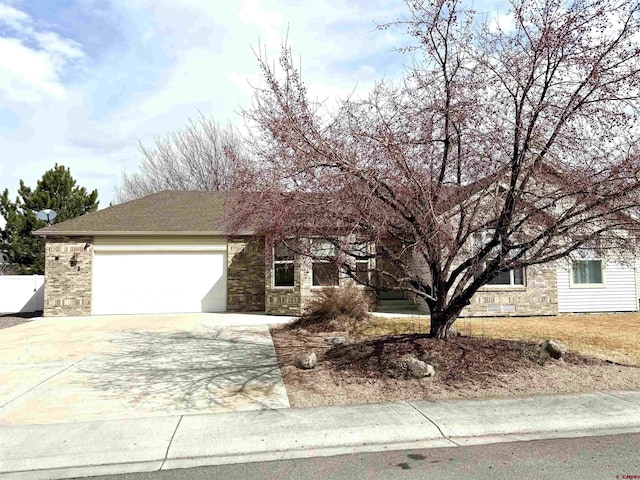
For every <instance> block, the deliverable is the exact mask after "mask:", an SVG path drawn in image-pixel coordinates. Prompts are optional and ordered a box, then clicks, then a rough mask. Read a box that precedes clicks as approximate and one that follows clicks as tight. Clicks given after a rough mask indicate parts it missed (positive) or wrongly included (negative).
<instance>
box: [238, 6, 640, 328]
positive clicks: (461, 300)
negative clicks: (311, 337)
mask: <svg viewBox="0 0 640 480" xmlns="http://www.w3.org/2000/svg"><path fill="white" fill-rule="evenodd" d="M406 3H407V8H408V11H409V13H408V15H407V16H406V18H402V19H400V20H398V21H397V22H394V23H392V24H389V25H383V26H381V27H380V28H382V29H386V28H397V27H400V28H403V29H405V30H406V32H408V33H409V34H410V35H412V36H413V37H414V39H415V45H414V46H413V47H411V48H409V49H407V50H411V51H412V53H413V54H414V57H415V60H414V63H413V66H412V67H411V68H410V69H409V70H408V73H407V74H406V76H405V78H403V81H402V82H401V83H399V84H393V83H391V82H388V81H383V82H380V83H379V84H378V85H377V86H376V88H375V89H374V90H373V91H372V92H371V94H370V95H369V96H368V98H366V99H365V100H362V99H354V98H348V99H346V100H343V101H341V102H340V104H339V107H338V108H336V109H334V110H332V111H329V110H328V109H325V108H323V106H322V105H320V104H318V103H317V102H314V101H312V100H311V99H309V98H308V95H307V91H306V89H305V86H304V83H303V81H302V79H301V77H300V73H299V71H298V70H297V69H296V68H295V66H294V64H293V62H292V55H291V52H290V50H289V49H288V48H287V47H286V45H285V48H283V53H282V56H281V58H280V62H279V67H280V68H279V69H276V68H274V67H272V66H270V64H269V63H268V61H267V59H266V58H264V57H262V56H261V57H260V58H259V60H260V64H261V66H262V70H263V73H264V78H265V80H266V87H264V88H262V89H257V90H256V93H255V100H254V104H253V106H252V108H251V109H248V110H247V111H245V112H244V114H245V116H246V118H247V119H248V120H249V121H250V122H251V123H252V124H253V125H254V126H255V128H256V130H255V132H256V135H255V137H254V141H255V145H256V150H257V153H258V154H259V158H260V159H261V163H260V165H259V169H258V170H259V172H258V173H257V174H256V173H255V172H252V175H251V177H250V178H248V179H245V183H244V185H243V187H244V188H245V189H247V190H251V191H254V192H255V191H260V192H261V193H260V195H258V196H249V195H240V198H239V205H238V206H237V208H238V210H239V211H241V212H244V214H245V217H246V215H250V216H251V217H252V222H254V224H256V225H258V226H259V228H260V229H261V231H262V232H264V233H267V234H270V235H273V236H274V237H279V238H289V237H300V238H304V237H309V236H312V235H313V236H325V237H332V238H338V237H339V236H340V238H342V237H341V236H342V235H347V234H353V235H352V236H351V237H349V238H352V239H357V240H358V241H365V240H366V241H369V242H375V244H376V246H377V249H376V254H375V255H376V257H377V260H378V262H377V263H376V265H377V268H378V270H380V272H379V274H380V276H381V277H382V278H386V279H387V282H386V283H387V285H388V286H389V285H390V286H391V288H398V289H403V290H407V291H410V292H413V293H414V294H416V295H418V296H420V297H422V298H423V299H424V300H425V301H426V303H427V304H428V306H429V308H430V309H431V334H432V335H433V336H435V337H437V338H443V337H445V336H446V334H447V331H448V329H449V327H450V326H451V325H452V324H453V322H454V321H455V319H456V318H457V316H458V315H459V314H460V312H461V310H462V309H463V308H464V307H465V305H467V304H468V303H469V301H470V299H471V297H472V295H473V294H474V293H475V292H476V291H477V290H478V288H480V287H481V286H482V285H485V284H486V283H487V282H488V281H490V280H491V279H492V278H493V277H494V276H495V275H496V274H498V273H500V272H505V271H509V270H511V269H514V268H519V267H527V266H530V265H536V264H542V263H546V262H551V261H554V260H557V259H560V258H562V257H565V256H567V255H569V254H571V253H572V252H574V251H576V250H579V249H583V248H598V249H606V250H607V251H608V253H609V254H620V253H622V252H623V251H627V252H629V250H630V249H632V248H633V247H634V246H635V236H634V235H635V234H634V231H635V230H636V222H635V221H633V219H634V218H636V219H637V218H640V217H639V216H638V203H639V202H638V199H639V193H640V162H639V160H638V140H639V137H638V106H639V103H638V99H639V86H640V85H639V82H640V62H639V60H638V59H639V58H640V57H639V56H638V55H639V53H640V51H639V46H640V44H639V41H640V40H639V38H640V15H639V7H638V3H636V2H635V1H625V0H623V1H617V0H616V1H607V0H604V1H585V0H574V1H571V0H569V1H558V0H538V1H535V0H533V1H532V0H513V1H512V10H511V14H512V17H513V19H514V25H515V26H514V28H513V29H509V30H503V29H500V28H498V27H495V26H490V25H489V22H488V19H487V17H486V16H482V15H479V14H477V13H476V12H474V11H471V10H468V9H465V7H464V5H463V4H462V3H461V2H460V1H458V0H428V1H425V2H413V1H407V2H406ZM489 20H490V19H489ZM239 219H241V220H239V221H244V220H246V218H244V219H243V216H240V217H239ZM339 246H340V247H341V248H342V250H343V253H344V254H347V253H348V252H349V251H350V249H351V247H349V246H348V245H345V244H340V245H339ZM340 258H344V255H343V256H342V257H340ZM380 259H386V261H380ZM347 263H348V262H347ZM389 265H393V268H389V267H388V266H389ZM380 276H378V278H380Z"/></svg>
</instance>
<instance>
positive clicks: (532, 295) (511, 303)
mask: <svg viewBox="0 0 640 480" xmlns="http://www.w3.org/2000/svg"><path fill="white" fill-rule="evenodd" d="M525 284H526V286H524V287H518V286H514V287H506V286H505V287H495V286H485V287H482V288H481V289H480V290H478V292H476V294H475V295H474V296H473V297H472V298H471V304H470V305H469V306H467V307H466V308H465V309H464V310H463V311H462V313H461V314H460V316H461V317H515V316H537V315H557V314H558V293H557V292H558V288H557V278H556V265H555V263H551V264H548V265H536V266H532V267H528V268H527V269H526V279H525Z"/></svg>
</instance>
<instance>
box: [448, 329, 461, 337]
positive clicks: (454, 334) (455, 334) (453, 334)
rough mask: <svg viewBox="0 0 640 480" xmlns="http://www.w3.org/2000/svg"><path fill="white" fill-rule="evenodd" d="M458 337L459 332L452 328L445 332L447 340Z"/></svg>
mask: <svg viewBox="0 0 640 480" xmlns="http://www.w3.org/2000/svg"><path fill="white" fill-rule="evenodd" d="M460 335H461V334H460V332H459V331H458V330H456V329H455V328H454V327H449V330H447V338H452V337H459V336H460Z"/></svg>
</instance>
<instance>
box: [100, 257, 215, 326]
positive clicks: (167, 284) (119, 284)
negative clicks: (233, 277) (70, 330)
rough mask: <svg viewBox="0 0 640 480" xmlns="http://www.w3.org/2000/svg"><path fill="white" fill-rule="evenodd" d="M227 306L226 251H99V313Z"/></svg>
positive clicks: (155, 311)
mask: <svg viewBox="0 0 640 480" xmlns="http://www.w3.org/2000/svg"><path fill="white" fill-rule="evenodd" d="M225 309H226V254H225V253H224V252H148V253H143V252H129V253H123V252H100V253H98V252H96V255H95V257H94V266H93V313H94V314H110V313H123V314H124V313H179V312H216V311H224V310H225Z"/></svg>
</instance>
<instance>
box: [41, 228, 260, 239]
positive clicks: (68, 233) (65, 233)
mask: <svg viewBox="0 0 640 480" xmlns="http://www.w3.org/2000/svg"><path fill="white" fill-rule="evenodd" d="M33 234H34V235H39V236H41V237H116V236H135V237H151V236H158V235H164V236H176V237H186V236H240V237H245V236H253V235H255V234H256V232H255V231H252V230H241V231H238V232H224V231H221V230H210V231H175V230H167V231H151V232H150V231H89V230H87V231H79V230H56V231H45V230H43V229H41V230H36V231H35V232H33Z"/></svg>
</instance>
